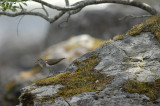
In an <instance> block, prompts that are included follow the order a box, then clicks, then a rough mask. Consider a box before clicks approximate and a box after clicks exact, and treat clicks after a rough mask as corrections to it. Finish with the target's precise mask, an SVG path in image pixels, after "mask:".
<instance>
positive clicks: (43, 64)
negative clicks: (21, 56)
mask: <svg viewBox="0 0 160 106" xmlns="http://www.w3.org/2000/svg"><path fill="white" fill-rule="evenodd" d="M63 59H65V58H59V59H48V60H43V59H38V60H37V62H36V64H39V65H40V66H41V67H42V68H45V67H48V66H52V65H55V64H57V63H59V62H60V61H62V60H63Z"/></svg>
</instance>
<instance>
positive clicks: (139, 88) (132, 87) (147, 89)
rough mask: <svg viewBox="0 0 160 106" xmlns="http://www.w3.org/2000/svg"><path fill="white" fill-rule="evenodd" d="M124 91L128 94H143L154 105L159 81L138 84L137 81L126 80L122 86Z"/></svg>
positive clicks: (158, 90)
mask: <svg viewBox="0 0 160 106" xmlns="http://www.w3.org/2000/svg"><path fill="white" fill-rule="evenodd" d="M123 87H124V89H125V91H127V92H130V93H138V94H145V95H146V96H148V97H149V98H150V100H149V101H152V102H154V103H156V99H157V98H158V94H159V93H160V79H157V80H155V81H152V82H140V81H138V80H136V79H135V80H127V81H126V82H125V84H124V85H123Z"/></svg>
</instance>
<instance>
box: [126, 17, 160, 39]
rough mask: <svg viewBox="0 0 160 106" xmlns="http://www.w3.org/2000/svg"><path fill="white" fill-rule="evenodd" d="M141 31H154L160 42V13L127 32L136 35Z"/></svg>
mask: <svg viewBox="0 0 160 106" xmlns="http://www.w3.org/2000/svg"><path fill="white" fill-rule="evenodd" d="M141 32H151V33H153V34H154V35H155V36H156V38H157V40H158V41H159V42H160V14H158V15H155V16H153V17H151V18H150V19H148V20H146V21H145V22H143V23H141V24H138V25H135V26H134V27H133V28H132V29H131V30H129V31H128V32H127V33H126V35H131V36H134V35H138V34H140V33H141Z"/></svg>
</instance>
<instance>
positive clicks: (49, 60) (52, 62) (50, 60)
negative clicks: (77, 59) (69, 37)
mask: <svg viewBox="0 0 160 106" xmlns="http://www.w3.org/2000/svg"><path fill="white" fill-rule="evenodd" d="M63 59H65V58H60V59H48V60H46V63H47V64H48V65H54V64H57V63H59V62H60V61H62V60H63Z"/></svg>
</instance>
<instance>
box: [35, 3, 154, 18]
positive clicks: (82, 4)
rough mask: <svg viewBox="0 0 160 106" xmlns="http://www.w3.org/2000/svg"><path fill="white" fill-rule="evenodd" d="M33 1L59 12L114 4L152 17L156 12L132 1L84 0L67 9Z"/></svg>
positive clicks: (146, 5)
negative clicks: (94, 5) (130, 7)
mask: <svg viewBox="0 0 160 106" xmlns="http://www.w3.org/2000/svg"><path fill="white" fill-rule="evenodd" d="M33 1H35V2H38V3H41V4H44V5H46V6H48V7H50V8H52V9H56V10H60V11H67V10H77V9H79V8H84V7H85V6H88V5H93V4H102V3H116V4H124V5H130V6H135V7H138V8H141V9H143V10H145V11H147V12H149V13H150V14H152V15H155V14H157V11H156V10H155V9H154V8H152V7H151V6H149V5H148V4H146V3H142V2H138V1H134V0H85V1H80V2H78V3H75V4H73V5H71V6H67V7H60V6H56V5H52V4H49V3H47V2H44V1H42V0H33Z"/></svg>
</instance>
